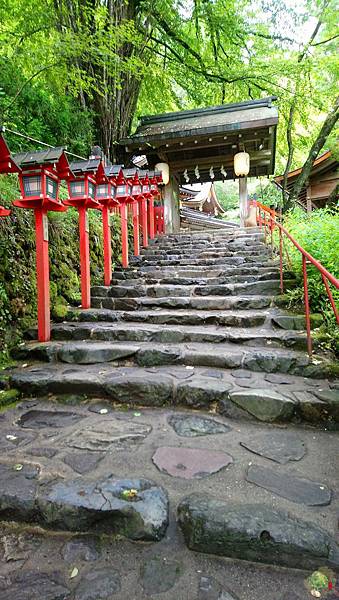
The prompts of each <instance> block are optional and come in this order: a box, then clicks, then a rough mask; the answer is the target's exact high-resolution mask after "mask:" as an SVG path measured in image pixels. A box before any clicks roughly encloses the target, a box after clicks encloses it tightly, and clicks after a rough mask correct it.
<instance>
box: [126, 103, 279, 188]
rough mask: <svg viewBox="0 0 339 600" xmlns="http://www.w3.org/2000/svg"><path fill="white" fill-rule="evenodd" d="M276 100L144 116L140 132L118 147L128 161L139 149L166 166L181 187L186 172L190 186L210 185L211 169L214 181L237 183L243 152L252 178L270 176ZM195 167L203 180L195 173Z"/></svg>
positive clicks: (153, 160)
mask: <svg viewBox="0 0 339 600" xmlns="http://www.w3.org/2000/svg"><path fill="white" fill-rule="evenodd" d="M274 100H276V97H275V96H270V97H268V98H262V99H259V100H250V101H246V102H238V103H234V104H223V105H221V106H211V107H207V108H200V109H195V110H183V111H178V112H172V113H165V114H160V115H150V116H144V117H141V121H140V125H139V127H138V128H137V130H136V132H135V133H134V134H133V135H131V136H130V137H128V138H125V139H122V140H120V144H121V145H124V146H125V153H126V159H127V160H129V159H130V158H131V157H132V156H133V155H134V154H135V151H136V150H137V151H138V152H139V153H145V154H146V155H147V160H148V164H149V165H150V166H151V168H152V167H154V166H155V165H156V164H157V163H158V162H167V163H168V164H169V166H170V170H171V172H172V173H173V174H174V175H176V177H177V179H178V180H179V182H180V183H184V181H185V177H184V175H183V173H184V171H185V170H186V169H187V171H188V175H189V177H190V181H191V182H192V183H203V182H204V181H210V175H209V171H210V168H211V167H212V166H213V170H214V174H215V180H218V179H219V180H223V179H234V178H235V177H236V176H235V173H234V169H233V157H234V155H235V154H236V153H237V152H239V150H245V151H246V152H248V153H249V154H250V173H249V176H250V177H257V176H261V175H269V174H272V173H273V172H274V164H275V145H276V129H277V124H278V111H277V108H276V107H275V106H274V105H273V102H274ZM127 160H126V162H127ZM196 166H198V169H199V174H200V178H199V179H197V178H196V175H195V173H194V170H195V168H196ZM222 167H223V169H222ZM220 169H222V172H221V171H220ZM224 172H226V177H225V175H224Z"/></svg>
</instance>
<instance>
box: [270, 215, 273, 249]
mask: <svg viewBox="0 0 339 600" xmlns="http://www.w3.org/2000/svg"><path fill="white" fill-rule="evenodd" d="M270 227H271V256H272V258H273V256H274V252H273V249H274V248H273V221H272V217H271V215H270Z"/></svg>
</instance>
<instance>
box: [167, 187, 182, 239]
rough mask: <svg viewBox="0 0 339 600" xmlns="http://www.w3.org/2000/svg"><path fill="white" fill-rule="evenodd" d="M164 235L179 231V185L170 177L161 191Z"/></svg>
mask: <svg viewBox="0 0 339 600" xmlns="http://www.w3.org/2000/svg"><path fill="white" fill-rule="evenodd" d="M163 198H164V218H165V233H176V232H177V231H179V230H180V212H179V185H178V182H177V180H176V179H175V178H174V177H173V176H172V177H170V180H169V182H168V184H167V185H165V187H164V191H163Z"/></svg>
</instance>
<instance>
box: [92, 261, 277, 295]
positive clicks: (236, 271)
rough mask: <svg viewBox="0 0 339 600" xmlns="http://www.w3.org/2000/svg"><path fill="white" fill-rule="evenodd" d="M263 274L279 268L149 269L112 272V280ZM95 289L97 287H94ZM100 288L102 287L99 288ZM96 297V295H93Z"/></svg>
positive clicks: (275, 271)
mask: <svg viewBox="0 0 339 600" xmlns="http://www.w3.org/2000/svg"><path fill="white" fill-rule="evenodd" d="M264 273H276V274H278V273H279V268H278V267H275V266H271V267H266V266H265V267H260V266H259V267H257V266H255V265H249V266H246V267H245V266H244V267H231V266H229V267H228V268H224V269H220V268H219V269H217V268H216V269H213V268H210V267H203V268H199V267H195V268H194V267H191V268H187V267H179V266H178V267H175V266H173V267H167V268H164V269H152V268H151V267H146V268H142V267H139V268H138V269H134V270H127V269H125V270H124V271H114V273H113V279H115V280H119V281H125V280H130V279H138V278H139V277H141V278H142V277H150V278H153V279H160V278H161V277H172V278H173V277H200V278H203V279H206V280H209V279H210V278H217V277H224V276H227V275H255V274H258V275H263V274H264ZM95 287H97V286H95ZM99 287H102V286H99ZM94 295H96V294H94Z"/></svg>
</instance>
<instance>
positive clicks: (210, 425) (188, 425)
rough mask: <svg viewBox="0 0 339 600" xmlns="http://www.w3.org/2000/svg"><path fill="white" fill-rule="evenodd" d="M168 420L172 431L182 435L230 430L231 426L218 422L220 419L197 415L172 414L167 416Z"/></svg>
mask: <svg viewBox="0 0 339 600" xmlns="http://www.w3.org/2000/svg"><path fill="white" fill-rule="evenodd" d="M168 422H169V424H170V425H171V427H173V429H174V431H175V432H176V433H177V434H178V435H180V436H182V437H197V436H201V435H212V434H217V433H228V432H229V431H231V427H229V426H228V425H225V424H224V423H220V421H216V420H215V419H208V418H206V417H201V416H198V415H193V416H192V415H186V416H185V415H172V416H171V417H169V419H168Z"/></svg>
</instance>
